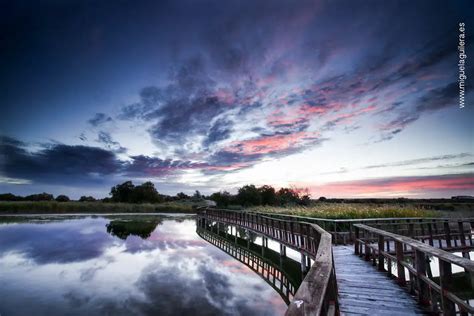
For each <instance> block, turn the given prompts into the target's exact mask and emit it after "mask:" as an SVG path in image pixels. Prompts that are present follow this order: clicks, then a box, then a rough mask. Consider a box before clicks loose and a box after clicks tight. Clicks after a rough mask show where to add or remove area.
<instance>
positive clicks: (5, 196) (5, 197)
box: [0, 193, 23, 201]
mask: <svg viewBox="0 0 474 316" xmlns="http://www.w3.org/2000/svg"><path fill="white" fill-rule="evenodd" d="M21 200H23V197H21V196H16V195H14V194H12V193H4V194H0V201H21Z"/></svg>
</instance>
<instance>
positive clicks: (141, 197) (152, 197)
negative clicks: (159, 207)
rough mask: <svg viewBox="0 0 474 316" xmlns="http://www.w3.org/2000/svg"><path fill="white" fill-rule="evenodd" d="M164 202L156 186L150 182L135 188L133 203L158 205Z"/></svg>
mask: <svg viewBox="0 0 474 316" xmlns="http://www.w3.org/2000/svg"><path fill="white" fill-rule="evenodd" d="M161 200H162V198H161V196H160V195H159V194H158V191H157V190H156V189H155V185H154V184H153V183H152V182H150V181H148V182H145V183H142V184H141V185H138V186H136V187H135V188H133V194H132V199H131V201H129V202H132V203H157V202H160V201H161Z"/></svg>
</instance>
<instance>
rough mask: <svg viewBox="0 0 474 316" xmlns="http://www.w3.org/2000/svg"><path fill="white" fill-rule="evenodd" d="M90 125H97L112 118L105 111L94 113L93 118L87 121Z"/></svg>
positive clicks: (110, 120)
mask: <svg viewBox="0 0 474 316" xmlns="http://www.w3.org/2000/svg"><path fill="white" fill-rule="evenodd" d="M87 122H88V123H89V124H90V125H92V126H94V127H97V126H99V125H102V124H104V123H107V122H112V118H111V117H110V116H107V115H106V114H105V113H96V114H95V115H94V117H93V118H91V119H90V120H88V121H87Z"/></svg>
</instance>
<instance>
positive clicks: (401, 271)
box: [395, 241, 407, 286]
mask: <svg viewBox="0 0 474 316" xmlns="http://www.w3.org/2000/svg"><path fill="white" fill-rule="evenodd" d="M395 251H396V254H397V282H398V284H400V285H401V286H406V284H407V281H406V279H405V267H404V266H403V265H402V261H403V259H404V255H403V244H402V243H401V242H399V241H395Z"/></svg>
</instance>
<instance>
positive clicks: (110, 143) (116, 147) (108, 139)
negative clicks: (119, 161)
mask: <svg viewBox="0 0 474 316" xmlns="http://www.w3.org/2000/svg"><path fill="white" fill-rule="evenodd" d="M97 141H98V142H99V143H101V144H102V145H104V146H105V147H107V148H108V149H110V150H112V151H114V152H115V153H117V154H123V153H125V152H127V148H125V147H122V146H121V145H120V143H119V142H117V141H114V140H113V139H112V136H110V134H109V133H107V132H104V131H100V132H99V135H98V136H97Z"/></svg>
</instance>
